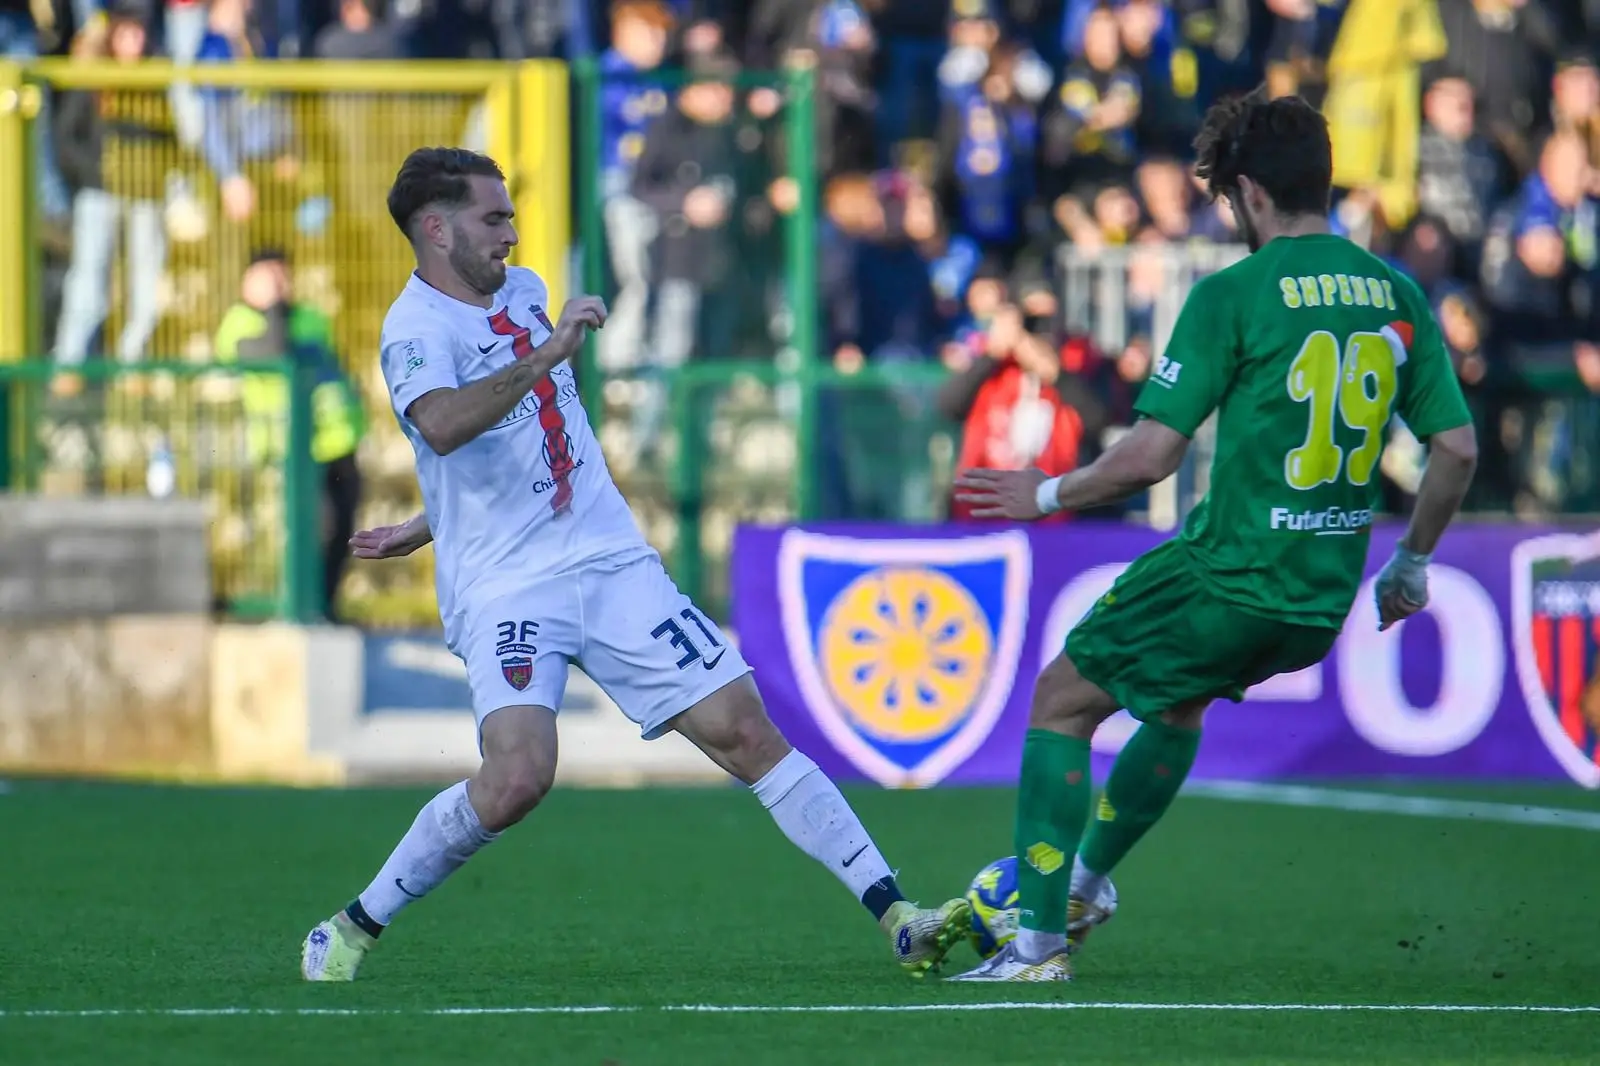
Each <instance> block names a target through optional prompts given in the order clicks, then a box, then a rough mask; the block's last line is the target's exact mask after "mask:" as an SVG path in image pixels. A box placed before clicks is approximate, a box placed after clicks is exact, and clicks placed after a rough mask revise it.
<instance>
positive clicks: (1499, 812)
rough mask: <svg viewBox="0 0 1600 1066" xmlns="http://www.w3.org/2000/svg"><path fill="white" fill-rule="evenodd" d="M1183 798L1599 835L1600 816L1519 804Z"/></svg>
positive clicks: (1302, 789)
mask: <svg viewBox="0 0 1600 1066" xmlns="http://www.w3.org/2000/svg"><path fill="white" fill-rule="evenodd" d="M1183 792H1184V794H1185V795H1190V796H1199V797H1200V798H1202V799H1218V800H1237V801H1241V802H1245V803H1268V804H1275V805H1277V806H1282V807H1312V808H1316V809H1319V810H1330V811H1363V812H1370V813H1373V814H1402V815H1408V816H1410V817H1413V818H1451V819H1457V820H1461V821H1471V822H1502V823H1505V824H1508V825H1549V826H1558V827H1561V828H1563V829H1583V830H1587V831H1589V832H1600V811H1579V810H1573V809H1572V808H1570V807H1533V806H1529V805H1526V804H1521V803H1488V802H1483V801H1479V800H1453V799H1439V798H1437V797H1434V796H1401V795H1396V794H1394V793H1390V792H1354V791H1349V790H1346V789H1342V788H1317V787H1315V786H1312V785H1275V784H1269V783H1265V782H1256V781H1192V782H1190V783H1189V784H1187V785H1185V786H1184V788H1183Z"/></svg>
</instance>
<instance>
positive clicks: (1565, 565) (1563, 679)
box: [1511, 534, 1600, 788]
mask: <svg viewBox="0 0 1600 1066" xmlns="http://www.w3.org/2000/svg"><path fill="white" fill-rule="evenodd" d="M1511 625H1512V633H1513V639H1512V645H1513V647H1514V648H1515V649H1516V662H1517V680H1518V681H1519V682H1520V683H1521V686H1522V699H1523V702H1524V703H1526V704H1527V705H1528V713H1529V714H1530V715H1532V716H1533V724H1534V726H1535V727H1536V728H1537V729H1538V731H1539V736H1540V738H1541V739H1543V740H1544V743H1545V746H1546V747H1547V748H1549V749H1550V754H1552V755H1554V756H1555V758H1556V761H1558V762H1559V763H1560V764H1561V766H1562V768H1563V769H1565V770H1566V771H1567V773H1569V774H1571V775H1572V777H1573V779H1574V780H1576V781H1578V782H1579V783H1580V784H1583V785H1586V786H1588V787H1589V788H1600V669H1597V667H1600V534H1588V535H1577V534H1559V535H1556V536H1550V537H1536V538H1534V539H1532V540H1525V541H1523V542H1522V543H1520V544H1518V545H1517V546H1516V547H1515V548H1514V549H1513V550H1512V552H1511Z"/></svg>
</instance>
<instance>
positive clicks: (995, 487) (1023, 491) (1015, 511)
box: [956, 467, 1046, 522]
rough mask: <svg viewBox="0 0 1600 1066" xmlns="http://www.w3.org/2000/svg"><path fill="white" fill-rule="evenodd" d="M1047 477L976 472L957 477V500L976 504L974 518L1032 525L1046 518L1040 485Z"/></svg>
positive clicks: (1019, 472) (1023, 472)
mask: <svg viewBox="0 0 1600 1066" xmlns="http://www.w3.org/2000/svg"><path fill="white" fill-rule="evenodd" d="M1045 480H1046V478H1045V473H1044V471H1043V470H1040V469H1038V468H1037V467H1029V468H1028V469H1026V470H984V469H972V470H968V471H966V472H965V473H964V474H962V475H961V476H960V477H958V478H956V499H958V500H960V501H961V502H962V503H967V504H971V505H972V517H974V518H1009V519H1011V520H1012V521H1015V522H1031V521H1033V520H1034V519H1036V518H1043V517H1044V512H1043V511H1041V510H1039V503H1038V494H1039V486H1040V485H1042V484H1044V482H1045Z"/></svg>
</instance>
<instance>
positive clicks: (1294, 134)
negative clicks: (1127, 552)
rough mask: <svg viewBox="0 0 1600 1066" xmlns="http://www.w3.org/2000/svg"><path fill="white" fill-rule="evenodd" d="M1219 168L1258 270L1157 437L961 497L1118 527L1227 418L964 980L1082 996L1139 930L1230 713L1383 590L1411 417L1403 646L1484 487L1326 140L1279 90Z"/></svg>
mask: <svg viewBox="0 0 1600 1066" xmlns="http://www.w3.org/2000/svg"><path fill="white" fill-rule="evenodd" d="M1195 149H1196V152H1197V155H1198V160H1197V163H1196V173H1197V175H1198V176H1199V177H1200V178H1201V180H1203V181H1205V182H1206V184H1207V188H1208V190H1209V192H1210V194H1211V195H1212V196H1213V197H1217V196H1220V197H1224V198H1226V200H1227V201H1228V203H1229V205H1230V206H1231V207H1232V209H1233V214H1234V218H1235V219H1236V221H1237V225H1238V228H1239V232H1240V234H1241V235H1242V237H1243V238H1244V240H1245V241H1246V242H1247V243H1248V244H1249V246H1250V250H1251V253H1252V254H1251V255H1249V256H1248V257H1246V258H1245V259H1244V260H1242V261H1241V262H1239V263H1237V264H1235V265H1233V266H1231V267H1229V268H1228V269H1226V270H1223V271H1220V272H1219V273H1216V274H1213V275H1210V276H1209V277H1206V278H1204V279H1202V280H1201V281H1200V282H1198V283H1197V284H1196V285H1195V287H1194V290H1193V292H1191V293H1190V295H1189V299H1188V301H1187V302H1186V303H1185V304H1184V307H1183V311H1182V313H1181V314H1180V315H1179V317H1178V322H1177V325H1176V327H1175V328H1174V330H1173V334H1172V339H1171V341H1170V342H1168V345H1167V349H1166V351H1165V353H1164V354H1163V355H1161V356H1160V357H1158V358H1157V359H1156V361H1155V364H1154V367H1153V369H1152V371H1151V375H1150V380H1149V381H1148V382H1147V383H1146V384H1145V386H1144V389H1143V390H1142V392H1141V394H1140V397H1139V402H1138V405H1137V409H1138V412H1139V415H1140V416H1141V417H1140V420H1139V421H1138V422H1137V423H1136V424H1135V426H1134V427H1133V429H1132V430H1131V431H1130V432H1129V433H1128V434H1127V435H1126V436H1125V437H1124V438H1123V439H1122V440H1120V441H1119V442H1118V443H1117V444H1116V445H1115V446H1114V447H1112V448H1110V449H1108V450H1107V451H1106V453H1105V454H1104V455H1102V456H1101V457H1100V458H1099V459H1098V460H1097V461H1096V462H1094V463H1093V464H1091V465H1090V466H1088V467H1085V468H1084V469H1081V470H1077V471H1074V472H1073V473H1070V474H1067V475H1065V476H1064V477H1059V478H1052V479H1049V480H1046V478H1045V475H1044V474H1043V473H1042V472H1040V471H1038V470H1021V471H996V470H975V471H971V472H969V473H967V474H966V475H964V476H963V477H962V478H961V479H960V480H959V481H958V484H957V489H958V492H959V494H960V496H961V498H962V499H964V500H966V501H967V502H969V503H971V504H973V505H974V508H975V514H976V515H977V516H979V517H990V518H1007V519H1014V520H1029V519H1036V518H1039V517H1042V516H1043V515H1045V514H1049V513H1052V512H1054V511H1057V510H1063V509H1065V510H1080V509H1083V508H1089V507H1095V506H1099V505H1101V504H1105V503H1109V502H1111V501H1113V500H1117V499H1120V498H1122V497H1125V496H1129V495H1131V494H1133V493H1136V492H1139V491H1141V490H1143V489H1145V488H1147V487H1149V486H1151V485H1154V484H1156V483H1157V482H1160V481H1162V480H1164V479H1165V478H1167V477H1168V476H1169V475H1171V474H1172V473H1173V472H1174V471H1176V470H1177V469H1178V465H1179V463H1180V462H1181V460H1182V458H1183V454H1184V451H1185V449H1186V448H1187V447H1188V445H1189V439H1190V437H1191V436H1193V434H1194V432H1195V430H1196V429H1198V428H1199V426H1200V424H1201V423H1202V422H1204V421H1205V420H1206V418H1207V417H1209V416H1210V415H1211V413H1212V412H1213V411H1216V412H1218V427H1217V448H1216V455H1215V458H1214V460H1213V464H1212V473H1211V491H1210V493H1209V494H1208V496H1207V498H1206V499H1205V500H1204V501H1202V502H1201V503H1200V505H1199V506H1197V507H1196V508H1195V510H1194V512H1193V513H1192V514H1191V515H1190V516H1189V519H1188V522H1187V523H1186V525H1185V527H1184V529H1183V532H1182V534H1181V535H1180V536H1178V537H1177V538H1175V539H1173V540H1170V541H1168V542H1166V543H1164V544H1162V545H1161V546H1160V547H1157V548H1155V549H1153V550H1152V551H1150V552H1148V553H1146V554H1145V555H1144V556H1143V557H1141V558H1140V559H1138V560H1137V561H1135V562H1134V563H1133V565H1132V566H1130V567H1129V568H1128V570H1127V571H1126V572H1125V573H1124V574H1123V575H1122V577H1121V578H1119V579H1118V580H1117V582H1116V583H1115V585H1113V587H1112V588H1111V590H1110V591H1109V592H1108V593H1107V594H1106V595H1105V596H1104V597H1103V598H1101V600H1100V601H1099V602H1098V603H1096V604H1095V606H1094V607H1093V608H1092V609H1091V610H1090V612H1089V614H1088V616H1087V617H1085V618H1084V620H1083V621H1082V622H1080V623H1079V624H1078V626H1077V627H1076V628H1075V629H1073V631H1072V632H1071V634H1070V635H1069V636H1068V638H1067V642H1066V648H1065V650H1064V651H1063V652H1062V654H1061V655H1059V656H1058V657H1057V658H1056V659H1055V661H1054V662H1052V663H1051V664H1050V665H1049V666H1048V667H1046V668H1045V670H1044V672H1043V673H1041V674H1040V676H1039V680H1038V683H1037V686H1036V688H1035V691H1034V697H1033V707H1032V711H1031V715H1030V721H1029V730H1028V734H1027V739H1026V741H1025V742H1024V745H1023V753H1022V774H1021V780H1020V782H1019V785H1018V791H1017V815H1016V836H1015V843H1016V854H1017V860H1018V861H1017V880H1018V889H1019V892H1020V910H1021V914H1020V923H1019V924H1020V929H1019V932H1018V935H1017V937H1016V939H1015V940H1013V941H1012V942H1011V943H1010V944H1008V945H1007V946H1006V947H1005V949H1004V950H1002V951H1001V952H1000V953H998V954H997V955H995V956H994V957H993V958H991V959H989V960H988V961H986V962H985V963H984V964H983V965H982V966H979V967H978V968H977V969H975V970H972V971H970V972H969V973H966V974H962V975H960V976H959V977H957V978H955V980H967V981H1066V980H1070V979H1071V967H1070V963H1069V961H1068V955H1069V952H1070V951H1071V950H1074V949H1075V948H1076V947H1077V946H1078V945H1079V944H1081V942H1082V939H1083V937H1085V936H1086V935H1087V934H1088V932H1089V931H1090V930H1091V929H1092V928H1093V927H1094V926H1095V925H1097V924H1099V923H1101V922H1104V921H1105V920H1106V919H1108V918H1109V917H1110V916H1111V914H1112V913H1113V912H1114V911H1115V909H1116V899H1117V897H1116V891H1115V889H1114V888H1113V887H1112V886H1111V882H1110V880H1109V878H1108V876H1107V875H1109V874H1110V873H1111V871H1112V869H1113V868H1114V867H1115V866H1116V864H1117V863H1118V862H1119V861H1120V860H1121V859H1122V857H1123V856H1125V855H1126V854H1127V853H1128V851H1129V850H1130V849H1131V848H1132V847H1133V846H1134V844H1136V843H1137V842H1138V840H1139V839H1140V837H1142V836H1143V835H1144V833H1145V832H1146V831H1147V830H1148V829H1149V828H1150V826H1152V825H1153V824H1155V822H1156V820H1157V819H1159V818H1160V817H1161V815H1162V814H1163V813H1164V812H1165V811H1166V809H1167V806H1168V805H1169V804H1170V803H1171V801H1172V799H1173V797H1174V796H1175V795H1176V794H1177V792H1178V789H1179V786H1180V785H1181V784H1182V783H1183V780H1184V777H1185V775H1186V774H1187V773H1188V771H1189V768H1190V766H1191V765H1192V764H1193V762H1194V757H1195V753H1196V751H1197V750H1198V748H1199V745H1200V728H1201V719H1202V717H1203V716H1204V714H1205V710H1206V708H1207V707H1208V706H1209V705H1210V704H1211V702H1212V701H1213V700H1215V699H1217V698H1219V697H1227V698H1228V699H1231V700H1233V701H1235V702H1237V701H1239V700H1240V699H1242V698H1243V695H1244V692H1245V690H1246V689H1247V688H1249V687H1250V686H1252V685H1256V684H1259V683H1260V682H1262V681H1265V680H1266V679H1267V678H1270V677H1272V676H1274V675H1276V674H1280V673H1287V672H1290V671H1294V670H1300V669H1303V668H1305V667H1308V666H1312V665H1315V664H1316V663H1318V662H1320V661H1321V660H1322V658H1323V657H1324V656H1326V655H1327V653H1328V652H1329V651H1330V650H1331V649H1332V647H1333V643H1334V640H1335V638H1336V637H1337V636H1338V635H1339V630H1340V627H1341V626H1342V625H1343V624H1344V620H1345V616H1346V615H1347V614H1348V612H1349V610H1350V606H1351V604H1352V603H1353V602H1354V600H1355V597H1356V593H1357V591H1358V590H1359V588H1360V585H1361V581H1362V572H1363V569H1364V567H1365V564H1366V557H1367V544H1368V540H1369V532H1370V528H1369V527H1370V525H1371V522H1372V510H1373V508H1374V507H1375V506H1376V504H1377V502H1378V498H1379V483H1378V477H1379V474H1378V461H1379V459H1380V457H1381V456H1382V454H1383V447H1384V441H1385V437H1386V434H1387V432H1388V428H1389V421H1390V417H1391V416H1392V415H1395V414H1398V415H1399V416H1400V417H1401V418H1403V419H1404V420H1405V423H1406V425H1407V426H1408V427H1409V428H1410V430H1411V432H1412V433H1414V434H1415V435H1416V436H1417V437H1418V438H1419V439H1421V440H1424V441H1427V442H1428V443H1429V455H1428V465H1427V471H1426V473H1425V475H1424V477H1423V479H1422V486H1421V488H1420V490H1419V492H1418V495H1417V501H1416V508H1415V511H1414V513H1413V515H1412V518H1411V524H1410V527H1409V528H1408V529H1407V531H1406V533H1405V535H1404V537H1403V538H1402V539H1401V541H1400V544H1399V546H1398V547H1397V548H1396V550H1395V554H1394V557H1393V558H1392V559H1391V560H1390V561H1389V562H1388V563H1387V564H1386V565H1385V567H1384V569H1383V571H1382V573H1381V574H1380V575H1379V578H1378V581H1377V589H1376V594H1377V599H1378V612H1379V618H1380V626H1381V627H1383V628H1387V627H1388V626H1391V625H1393V624H1394V623H1396V622H1398V621H1400V620H1401V619H1403V618H1406V617H1408V616H1409V615H1412V614H1414V613H1416V612H1417V611H1419V610H1421V609H1422V607H1424V606H1425V605H1426V603H1427V599H1428V586H1427V567H1428V561H1429V558H1430V555H1431V553H1432V552H1433V550H1434V546H1435V545H1436V544H1437V543H1438V541H1439V538H1440V536H1441V535H1442V534H1443V533H1444V530H1445V527H1446V526H1448V525H1449V523H1450V521H1451V519H1452V518H1453V517H1454V516H1455V513H1456V510H1457V509H1458V507H1459V506H1460V503H1461V498H1462V496H1463V495H1465V493H1466V490H1467V486H1468V484H1469V482H1470V481H1471V479H1472V471H1473V468H1474V466H1475V464H1476V461H1477V442H1476V438H1475V436H1474V434H1473V430H1472V425H1471V419H1470V417H1469V416H1468V413H1467V408H1466V404H1465V401H1464V400H1463V398H1462V395H1461V390H1460V386H1459V385H1458V384H1457V383H1456V378H1455V374H1454V371H1453V369H1452V367H1451V363H1450V358H1449V355H1448V353H1447V352H1446V351H1445V347H1444V343H1443V341H1442V340H1441V338H1440V334H1439V328H1438V325H1437V323H1435V321H1434V319H1433V317H1432V314H1431V312H1430V310H1429V306H1428V302H1427V300H1426V298H1425V297H1424V296H1423V294H1422V292H1421V291H1420V290H1419V289H1418V288H1417V286H1416V285H1415V284H1414V283H1413V282H1412V281H1411V280H1410V279H1409V278H1407V277H1406V276H1405V275H1404V274H1401V273H1399V272H1398V271H1396V270H1392V269H1391V268H1390V267H1389V266H1388V265H1386V264H1385V263H1384V262H1383V261H1382V260H1380V259H1378V258H1377V257H1376V256H1373V255H1371V254H1369V253H1367V252H1366V251H1364V250H1362V249H1361V248H1359V247H1357V246H1356V245H1354V244H1352V243H1350V242H1349V241H1347V240H1344V239H1343V238H1340V237H1335V236H1333V235H1331V234H1330V233H1329V232H1328V221H1327V220H1328V198H1329V191H1330V184H1331V179H1332V169H1333V162H1332V154H1333V153H1332V147H1331V146H1330V144H1329V141H1328V127H1327V123H1326V122H1325V121H1324V119H1323V117H1322V116H1321V115H1320V114H1318V113H1317V111H1316V110H1315V109H1313V108H1312V107H1311V106H1310V105H1308V104H1306V103H1305V102H1304V101H1303V100H1300V99H1299V98H1297V97H1285V98H1280V99H1269V98H1268V97H1267V96H1266V95H1265V93H1264V92H1262V91H1261V90H1257V92H1256V93H1253V94H1251V95H1249V96H1246V97H1243V98H1240V99H1235V100H1230V101H1226V102H1223V103H1219V104H1217V105H1216V106H1214V107H1213V108H1211V110H1210V111H1209V112H1208V114H1207V115H1206V119H1205V123H1204V126H1203V128H1202V129H1201V132H1200V134H1199V136H1198V137H1197V138H1196V139H1195ZM1119 707H1125V708H1127V709H1128V711H1129V713H1131V714H1132V715H1133V716H1134V717H1135V718H1138V719H1139V720H1140V721H1141V723H1142V725H1141V726H1140V728H1139V730H1138V731H1137V732H1136V733H1135V734H1134V736H1133V737H1132V738H1131V739H1130V740H1129V741H1128V743H1127V745H1126V746H1125V747H1124V748H1123V749H1122V752H1121V754H1120V755H1119V756H1118V758H1117V761H1116V764H1115V766H1114V767H1113V768H1112V771H1111V775H1110V777H1109V779H1108V780H1107V781H1106V786H1105V792H1104V795H1103V796H1102V798H1101V801H1100V805H1099V809H1098V814H1097V816H1096V818H1095V820H1094V822H1093V823H1092V824H1089V812H1090V798H1091V792H1092V785H1091V782H1090V771H1089V742H1090V739H1091V738H1092V737H1093V736H1094V731H1095V729H1096V728H1097V727H1098V726H1099V725H1100V723H1101V722H1103V721H1105V720H1106V719H1107V718H1109V717H1110V716H1111V715H1113V714H1115V713H1116V711H1117V709H1118V708H1119ZM1086 825H1087V829H1088V831H1087V833H1085V827H1086Z"/></svg>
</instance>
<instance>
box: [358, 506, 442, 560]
mask: <svg viewBox="0 0 1600 1066" xmlns="http://www.w3.org/2000/svg"><path fill="white" fill-rule="evenodd" d="M432 539H433V534H432V532H430V531H429V529H428V523H427V521H426V519H424V518H422V516H418V517H417V518H413V519H411V520H410V521H409V522H402V523H400V524H399V525H397V526H379V527H378V528H376V529H363V530H361V531H359V532H358V533H356V534H355V535H354V536H352V537H351V538H350V554H352V555H354V556H355V557H356V558H357V559H398V558H400V557H401V556H403V555H410V554H411V553H412V552H414V551H416V550H417V549H418V548H420V547H422V546H423V545H424V544H426V543H428V541H430V540H432Z"/></svg>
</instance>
